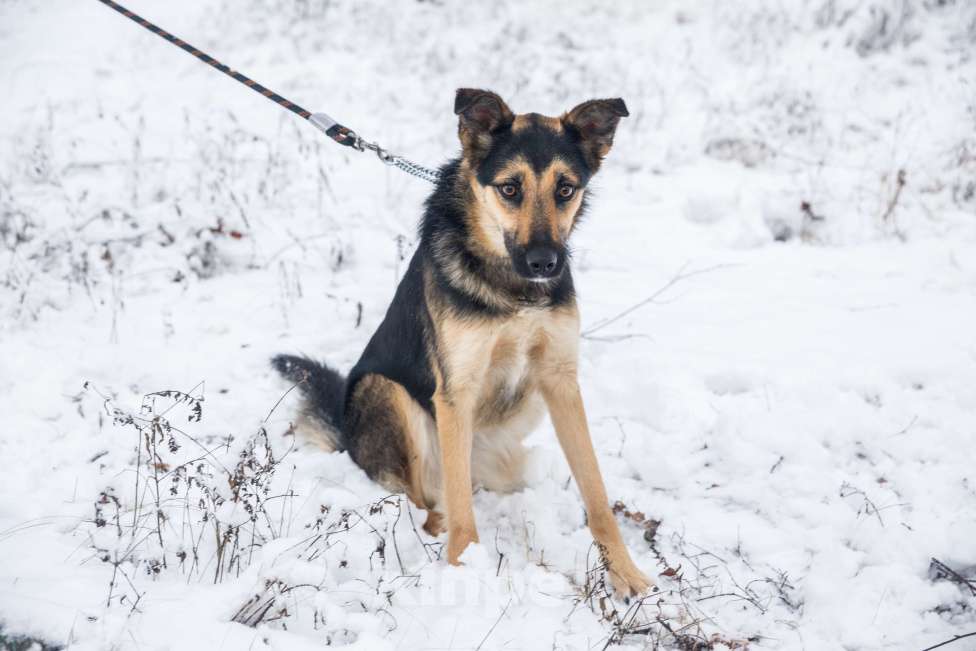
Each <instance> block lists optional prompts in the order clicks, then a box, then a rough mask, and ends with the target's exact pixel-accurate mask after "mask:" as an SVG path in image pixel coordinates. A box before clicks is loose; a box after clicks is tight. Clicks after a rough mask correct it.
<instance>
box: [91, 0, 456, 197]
mask: <svg viewBox="0 0 976 651" xmlns="http://www.w3.org/2000/svg"><path fill="white" fill-rule="evenodd" d="M98 1H99V2H101V3H102V4H104V5H106V6H108V7H111V8H112V9H114V10H115V11H117V12H119V13H120V14H122V15H123V16H125V17H126V18H128V19H130V20H132V21H133V22H136V23H138V24H139V25H141V26H143V27H145V28H146V29H148V30H149V31H150V32H152V33H153V34H155V35H156V36H160V37H162V38H164V39H166V40H167V41H169V42H170V43H172V44H173V45H176V46H177V47H179V48H181V49H183V50H185V51H187V52H189V53H190V54H192V55H193V56H195V57H196V58H198V59H200V60H201V61H203V62H204V63H206V64H209V65H210V66H212V67H213V68H215V69H217V70H219V71H220V72H222V73H224V74H225V75H227V76H228V77H231V78H232V79H234V80H236V81H239V82H241V83H242V84H244V85H245V86H247V87H248V88H250V89H251V90H253V91H255V92H257V93H261V95H263V96H264V97H267V98H268V99H270V100H271V101H272V102H274V103H275V104H278V105H279V106H283V107H284V108H286V109H288V110H289V111H291V112H292V113H295V114H296V115H298V116H299V117H302V118H304V119H306V120H308V121H309V122H311V123H312V124H313V125H314V126H315V127H316V128H317V129H318V130H319V131H321V132H322V133H324V134H325V135H327V136H329V137H330V138H332V139H333V140H335V141H336V142H337V143H339V144H340V145H345V146H347V147H352V148H354V149H357V150H359V151H364V150H366V149H369V150H370V151H372V152H375V153H376V155H377V156H378V157H379V159H380V160H382V161H383V162H384V163H386V164H387V165H393V166H395V167H398V168H400V169H401V170H403V171H405V172H407V173H409V174H413V175H414V176H416V177H419V178H422V179H424V180H426V181H430V182H431V183H436V182H437V179H438V178H439V177H440V172H439V171H438V170H432V169H429V168H426V167H423V166H422V165H417V164H416V163H413V162H411V161H409V160H407V159H406V158H403V157H402V156H397V155H394V154H391V153H390V152H388V151H386V150H385V149H383V148H382V147H380V146H379V145H378V144H376V143H375V142H369V141H366V140H363V139H362V138H360V137H359V136H358V135H357V134H356V132H355V131H353V130H352V129H350V128H348V127H345V126H343V125H341V124H339V123H338V122H336V121H335V120H333V119H332V118H330V117H329V116H328V115H326V114H325V113H311V112H309V111H306V110H305V109H304V108H302V107H301V106H299V105H298V104H295V103H294V102H291V101H289V100H287V99H285V98H284V97H282V96H281V95H279V94H278V93H276V92H274V91H272V90H270V89H268V88H265V87H264V86H262V85H261V84H259V83H258V82H256V81H254V80H253V79H251V78H249V77H246V76H245V75H242V74H241V73H239V72H237V71H236V70H233V69H231V68H230V67H229V66H226V65H224V64H223V63H221V62H220V61H218V60H217V59H215V58H213V57H212V56H210V55H209V54H207V53H206V52H202V51H200V50H198V49H197V48H195V47H193V46H192V45H190V44H189V43H187V42H186V41H183V40H181V39H178V38H176V37H175V36H173V35H172V34H170V33H169V32H167V31H166V30H165V29H162V28H161V27H159V26H158V25H154V24H153V23H151V22H149V21H148V20H146V19H145V18H143V17H142V16H140V15H138V14H135V13H133V12H131V11H129V10H128V9H126V8H125V7H123V6H122V5H120V4H119V3H117V2H113V0H98Z"/></svg>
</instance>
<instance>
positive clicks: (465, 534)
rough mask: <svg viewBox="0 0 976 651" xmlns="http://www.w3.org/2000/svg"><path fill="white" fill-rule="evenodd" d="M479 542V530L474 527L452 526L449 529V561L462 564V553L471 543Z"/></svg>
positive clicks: (452, 563) (453, 563)
mask: <svg viewBox="0 0 976 651" xmlns="http://www.w3.org/2000/svg"><path fill="white" fill-rule="evenodd" d="M476 542H478V530H477V529H475V528H474V527H473V526H472V527H451V526H450V525H448V531H447V562H448V563H450V564H451V565H460V564H461V561H460V560H459V559H460V557H461V554H462V553H463V552H464V550H465V549H466V548H467V546H468V545H470V544H471V543H476Z"/></svg>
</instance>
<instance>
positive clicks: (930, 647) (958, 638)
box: [922, 631, 976, 651]
mask: <svg viewBox="0 0 976 651" xmlns="http://www.w3.org/2000/svg"><path fill="white" fill-rule="evenodd" d="M974 635H976V631H973V632H972V633H963V634H962V635H956V636H955V637H953V638H952V639H951V640H946V641H945V642H939V643H938V644H936V645H934V646H927V647H925V648H924V649H922V651H932V649H938V648H939V647H943V646H945V645H947V644H952V643H953V642H957V641H959V640H963V639H965V638H967V637H973V636H974Z"/></svg>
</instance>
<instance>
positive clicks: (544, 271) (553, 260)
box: [525, 246, 559, 278]
mask: <svg viewBox="0 0 976 651" xmlns="http://www.w3.org/2000/svg"><path fill="white" fill-rule="evenodd" d="M525 263H526V264H527V265H528V267H529V271H530V272H531V273H532V275H533V276H535V277H537V278H551V277H552V276H554V275H556V270H557V268H558V267H559V252H558V251H556V249H554V248H552V247H551V246H536V247H533V248H531V249H529V250H528V252H527V253H526V254H525Z"/></svg>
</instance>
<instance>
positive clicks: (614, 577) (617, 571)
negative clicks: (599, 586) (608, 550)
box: [607, 551, 654, 599]
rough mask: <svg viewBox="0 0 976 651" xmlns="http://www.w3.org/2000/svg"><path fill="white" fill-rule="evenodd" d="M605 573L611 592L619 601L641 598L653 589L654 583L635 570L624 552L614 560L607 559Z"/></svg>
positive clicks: (634, 566)
mask: <svg viewBox="0 0 976 651" xmlns="http://www.w3.org/2000/svg"><path fill="white" fill-rule="evenodd" d="M607 573H608V574H609V575H610V583H611V585H613V592H614V594H615V595H616V596H617V597H618V598H620V599H629V598H631V597H640V596H643V595H645V594H647V593H649V592H650V591H651V588H653V587H654V582H653V581H652V580H651V579H649V578H648V577H647V575H646V574H644V573H643V572H641V571H640V570H639V569H637V566H636V565H634V561H632V560H630V555H629V554H627V552H626V551H624V552H623V554H618V555H617V557H616V558H608V559H607Z"/></svg>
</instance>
